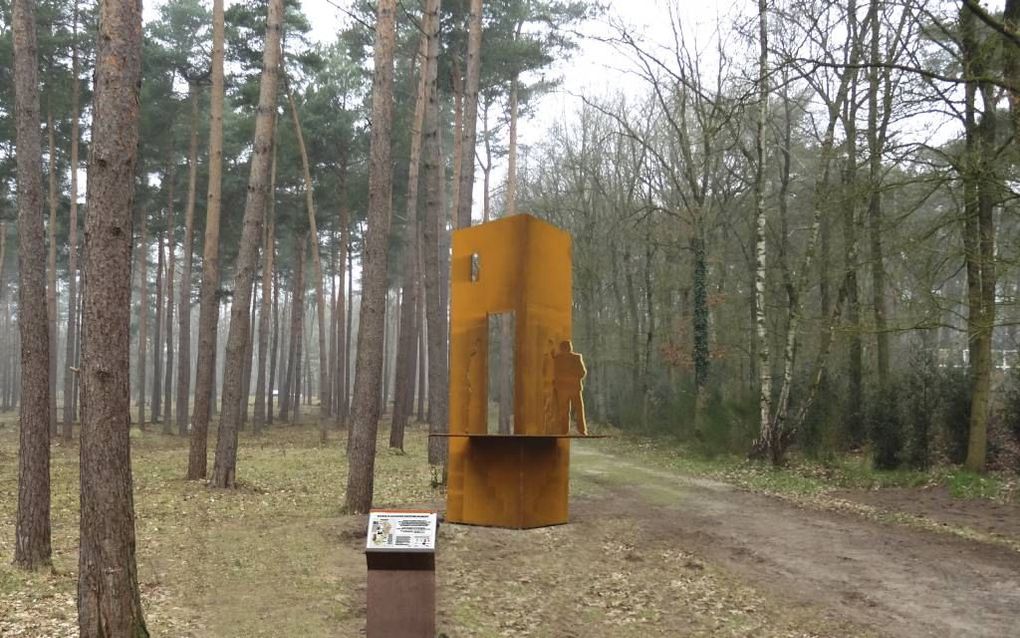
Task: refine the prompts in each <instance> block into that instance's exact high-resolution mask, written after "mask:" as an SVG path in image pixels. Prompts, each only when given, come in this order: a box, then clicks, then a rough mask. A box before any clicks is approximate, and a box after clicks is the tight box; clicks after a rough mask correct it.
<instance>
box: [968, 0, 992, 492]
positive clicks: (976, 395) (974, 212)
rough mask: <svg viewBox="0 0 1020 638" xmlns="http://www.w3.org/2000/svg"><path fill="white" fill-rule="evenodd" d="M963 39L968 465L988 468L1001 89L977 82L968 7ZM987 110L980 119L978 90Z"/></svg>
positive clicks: (982, 68) (981, 65) (980, 66)
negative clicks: (995, 164) (968, 412)
mask: <svg viewBox="0 0 1020 638" xmlns="http://www.w3.org/2000/svg"><path fill="white" fill-rule="evenodd" d="M960 41H961V53H962V62H963V67H964V76H965V77H966V78H968V79H970V80H971V81H970V82H968V83H967V84H966V86H965V87H964V92H965V114H964V117H965V120H964V135H965V138H964V139H965V156H964V159H963V170H962V175H961V177H962V179H963V186H964V223H963V226H964V228H963V238H964V239H963V241H964V253H965V261H966V270H967V311H968V312H967V337H968V344H969V348H970V389H971V404H970V424H969V427H970V429H969V436H968V442H967V458H966V460H965V461H964V467H965V468H967V469H968V470H970V471H972V472H983V471H984V469H985V457H986V453H987V447H988V413H989V407H990V404H991V383H992V367H993V362H992V331H993V328H994V326H995V225H994V215H993V212H994V206H995V201H996V199H997V197H996V194H997V193H996V191H997V190H998V184H997V180H998V177H997V176H996V174H995V166H994V159H995V145H996V143H995V133H996V127H997V124H996V108H997V107H996V90H995V88H994V87H992V86H991V84H990V83H988V82H987V81H975V80H974V78H982V77H984V76H985V74H986V72H987V68H986V65H985V62H984V61H983V59H982V53H981V52H980V51H979V47H980V44H979V42H978V37H977V34H976V29H975V25H974V14H973V12H972V11H971V9H970V8H969V7H967V6H964V7H961V9H960ZM978 92H980V94H981V100H982V103H983V110H982V112H981V116H980V119H978V118H977V106H976V94H977V93H978Z"/></svg>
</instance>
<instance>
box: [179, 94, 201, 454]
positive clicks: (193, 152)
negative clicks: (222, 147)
mask: <svg viewBox="0 0 1020 638" xmlns="http://www.w3.org/2000/svg"><path fill="white" fill-rule="evenodd" d="M188 99H189V101H190V102H191V141H190V142H189V144H188V202H187V204H186V206H185V213H184V246H183V251H182V254H181V260H182V265H181V291H180V295H181V299H180V303H179V304H178V306H179V307H178V310H177V313H178V314H177V321H178V327H177V334H178V337H177V349H178V351H179V352H180V363H179V364H178V367H177V432H178V434H180V435H181V436H186V435H187V434H188V414H190V412H189V410H188V402H189V400H190V398H191V266H192V263H193V262H194V255H193V253H194V249H195V233H194V229H195V197H196V193H195V191H196V189H197V187H196V182H197V174H198V85H197V84H195V83H194V82H191V83H189V84H188Z"/></svg>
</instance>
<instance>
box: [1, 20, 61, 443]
mask: <svg viewBox="0 0 1020 638" xmlns="http://www.w3.org/2000/svg"><path fill="white" fill-rule="evenodd" d="M73 24H74V27H73V31H72V33H73V36H72V41H71V192H70V199H71V210H70V218H69V219H68V224H67V228H68V231H67V232H68V238H67V251H68V254H67V338H66V339H65V341H64V414H63V417H64V431H63V436H64V439H65V440H70V438H71V435H72V433H73V429H74V427H73V426H74V416H75V415H74V398H75V392H74V387H75V378H76V377H77V371H76V369H77V365H76V363H75V352H76V350H77V347H78V346H77V342H78V334H77V333H78V137H79V120H78V117H79V110H80V105H79V103H80V101H81V88H80V85H79V83H78V74H79V72H80V71H79V68H78V0H75V3H74V23H73ZM0 241H3V240H0ZM2 261H3V259H2V258H0V262H2ZM2 270H3V267H2V266H0V271H2ZM0 274H2V272H0ZM2 280H3V277H2V276H0V281H2ZM0 285H2V284H0Z"/></svg>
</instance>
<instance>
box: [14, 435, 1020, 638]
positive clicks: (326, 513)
mask: <svg viewBox="0 0 1020 638" xmlns="http://www.w3.org/2000/svg"><path fill="white" fill-rule="evenodd" d="M152 430H158V426H154V427H152V428H150V431H149V432H147V433H141V432H138V431H132V453H133V470H134V482H135V509H136V517H137V520H136V527H137V532H138V563H139V579H140V584H141V590H142V598H143V605H144V607H145V613H146V619H147V622H148V625H149V628H150V631H151V633H152V635H153V636H171V637H178V636H180V637H184V636H202V637H205V636H211V637H221V636H222V637H231V636H245V637H249V636H267V637H268V636H281V637H290V636H302V637H314V636H360V635H363V634H364V617H365V608H364V606H365V602H364V599H365V584H364V583H365V564H364V555H363V553H362V548H363V546H364V535H365V517H363V516H343V515H340V514H339V509H340V505H341V504H342V502H343V498H342V492H343V486H344V483H345V477H346V461H345V458H344V453H343V446H342V439H343V434H342V433H339V432H332V431H331V432H330V436H331V440H330V442H329V443H328V444H327V445H325V446H323V445H320V444H319V442H318V440H319V435H318V431H317V430H316V429H315V428H314V427H313V426H310V425H303V426H292V427H276V428H273V429H272V430H271V431H270V432H269V433H267V434H265V435H263V436H261V437H259V438H255V437H252V436H250V435H246V434H245V433H242V441H241V447H240V456H239V461H238V476H239V477H240V480H241V487H240V488H239V489H237V490H233V491H229V492H225V491H215V490H210V489H209V488H207V487H205V485H203V484H201V483H196V482H188V481H185V480H183V479H182V477H183V475H184V472H185V467H186V463H187V441H186V440H183V439H181V438H179V437H174V436H163V435H160V434H158V433H156V432H155V431H152ZM381 430H382V431H381V432H380V448H379V454H378V462H377V478H376V503H377V505H378V506H380V507H385V506H425V507H437V508H440V509H441V508H442V505H443V495H442V493H441V492H439V491H437V490H434V489H433V488H431V487H430V478H431V475H430V470H429V467H428V465H427V464H426V463H424V461H423V458H424V449H425V435H424V433H423V432H422V431H421V430H420V429H413V430H411V431H409V433H408V437H407V445H406V450H407V453H406V454H400V453H395V452H392V451H390V450H388V449H387V448H386V447H385V438H383V437H385V436H386V435H387V432H386V431H385V430H386V428H385V427H383V428H381ZM214 441H215V433H212V435H211V437H210V443H211V445H210V447H212V445H213V443H214ZM677 459H678V455H677V454H676V452H675V451H668V450H667V449H666V448H662V447H656V446H651V445H643V444H638V443H634V442H633V441H628V440H623V439H610V440H603V441H579V442H576V443H575V444H574V448H573V459H572V464H573V465H572V482H571V487H572V501H571V523H570V524H568V525H563V526H558V527H550V528H544V529H536V530H529V531H511V530H499V529H489V528H477V527H467V526H461V525H452V524H443V525H442V526H441V528H440V535H439V541H438V546H439V549H438V553H437V578H438V587H439V589H438V626H439V630H440V631H441V632H442V633H444V634H446V635H447V636H449V637H450V638H454V637H459V636H548V637H553V638H557V637H578V638H579V637H582V636H584V637H589V636H592V637H606V638H608V637H617V636H619V637H628V636H635V637H637V636H641V637H646V636H677V635H679V636H683V635H692V636H869V635H873V636H929V635H930V636H1006V635H1015V631H1016V627H1017V626H1018V623H1020V576H1018V574H1020V532H1018V530H1017V521H1018V520H1020V511H1018V510H1017V504H1016V502H1015V500H1010V499H1000V500H999V501H994V500H961V499H957V498H954V497H952V496H950V495H949V494H948V493H946V494H943V493H942V492H941V491H940V490H941V488H923V487H922V488H913V487H911V488H902V487H901V488H895V489H893V490H877V491H875V490H835V489H828V490H816V489H811V490H804V489H768V488H767V487H762V485H764V484H767V483H768V480H765V481H762V480H758V479H756V480H755V481H749V480H748V479H747V477H746V476H744V477H737V478H735V479H733V480H719V479H717V478H709V477H706V476H705V473H704V472H699V471H694V470H692V469H691V467H690V466H689V465H685V464H683V463H678V461H677ZM755 471H756V472H757V471H758V470H755ZM52 476H53V546H54V567H53V570H52V571H45V572H41V573H37V574H25V573H22V572H19V571H17V570H15V569H13V568H12V567H11V566H10V556H12V554H13V536H14V530H13V521H14V515H15V510H16V503H17V427H16V421H15V419H14V418H13V417H10V416H8V418H6V419H3V418H0V521H3V522H4V530H3V531H0V557H3V559H2V561H0V636H4V637H7V636H33V637H35V636H40V637H41V636H45V637H47V638H48V637H57V636H74V635H76V633H77V632H76V611H75V582H76V581H75V570H76V567H77V538H78V449H77V445H76V443H70V444H67V443H63V442H57V443H55V444H54V447H53V464H52ZM769 480H771V479H769ZM751 483H754V485H751V487H750V488H749V485H750V484H751ZM752 488H753V489H752ZM765 492H769V493H765ZM925 497H927V498H925Z"/></svg>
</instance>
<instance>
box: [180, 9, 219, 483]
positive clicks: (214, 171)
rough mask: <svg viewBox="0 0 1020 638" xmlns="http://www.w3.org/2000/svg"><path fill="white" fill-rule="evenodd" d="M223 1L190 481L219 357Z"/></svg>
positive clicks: (202, 471) (199, 456)
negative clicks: (217, 347) (217, 332)
mask: <svg viewBox="0 0 1020 638" xmlns="http://www.w3.org/2000/svg"><path fill="white" fill-rule="evenodd" d="M223 38H224V26H223V0H213V49H212V89H211V91H210V117H209V198H208V205H207V207H206V216H205V247H204V249H203V255H202V288H201V293H200V301H199V304H200V305H199V317H198V366H197V368H196V371H195V408H194V414H193V415H192V419H191V425H192V429H191V450H190V454H189V456H188V479H190V480H196V479H200V478H205V475H206V467H207V463H208V458H207V457H208V452H207V439H208V432H209V417H210V413H211V411H212V392H213V380H214V376H215V372H216V369H215V358H216V341H217V339H216V324H217V321H218V319H219V314H220V313H219V308H220V295H219V287H220V266H219V250H220V197H221V193H222V176H223V99H224V86H223Z"/></svg>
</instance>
